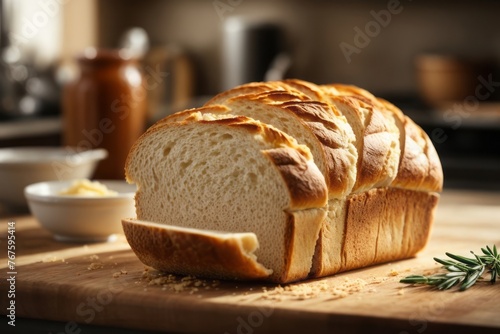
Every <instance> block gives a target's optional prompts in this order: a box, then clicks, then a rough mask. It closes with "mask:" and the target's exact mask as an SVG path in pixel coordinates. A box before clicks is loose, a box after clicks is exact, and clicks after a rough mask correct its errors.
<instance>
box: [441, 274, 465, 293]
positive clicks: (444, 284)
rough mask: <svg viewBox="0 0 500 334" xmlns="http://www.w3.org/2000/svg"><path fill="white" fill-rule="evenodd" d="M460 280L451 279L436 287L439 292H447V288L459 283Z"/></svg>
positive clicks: (456, 278)
mask: <svg viewBox="0 0 500 334" xmlns="http://www.w3.org/2000/svg"><path fill="white" fill-rule="evenodd" d="M460 281H461V279H460V277H453V278H450V279H447V280H445V281H444V282H442V283H441V284H439V285H438V286H437V288H438V289H439V290H448V289H449V288H451V287H453V286H454V285H456V284H458V283H460Z"/></svg>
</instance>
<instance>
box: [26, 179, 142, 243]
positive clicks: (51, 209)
mask: <svg viewBox="0 0 500 334" xmlns="http://www.w3.org/2000/svg"><path fill="white" fill-rule="evenodd" d="M73 182H74V181H50V182H39V183H35V184H32V185H29V186H27V187H26V188H25V190H24V193H25V195H26V199H27V200H28V205H29V208H30V210H31V213H32V214H33V215H34V216H35V217H36V218H37V219H38V221H39V222H40V224H41V225H42V226H43V227H44V228H46V229H47V230H49V231H51V232H52V233H53V235H54V238H55V239H56V240H58V241H66V242H103V241H113V240H114V239H116V235H117V234H123V229H122V225H121V220H122V219H123V218H127V217H135V216H136V214H135V202H134V194H135V191H136V186H135V185H131V184H127V183H126V182H125V181H99V182H100V183H102V184H104V185H105V186H106V187H107V188H108V189H110V190H114V191H116V192H118V195H116V196H100V197H94V196H73V195H60V192H61V191H62V190H64V189H67V188H68V187H70V186H71V185H72V183H73Z"/></svg>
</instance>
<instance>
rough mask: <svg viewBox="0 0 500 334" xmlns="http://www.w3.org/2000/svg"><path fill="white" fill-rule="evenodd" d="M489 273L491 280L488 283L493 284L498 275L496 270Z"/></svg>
mask: <svg viewBox="0 0 500 334" xmlns="http://www.w3.org/2000/svg"><path fill="white" fill-rule="evenodd" d="M490 272H491V279H490V282H491V283H495V282H496V280H497V275H498V273H497V271H496V270H491V271H490Z"/></svg>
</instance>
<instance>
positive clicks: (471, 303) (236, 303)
mask: <svg viewBox="0 0 500 334" xmlns="http://www.w3.org/2000/svg"><path fill="white" fill-rule="evenodd" d="M9 221H15V236H16V258H15V266H16V267H15V272H16V274H14V276H15V298H14V300H15V306H16V308H15V314H16V319H17V321H21V320H26V319H33V320H31V321H33V323H35V324H36V325H37V326H46V327H45V328H41V329H40V330H41V331H42V332H44V333H47V332H48V330H49V329H50V330H51V332H54V333H56V332H57V333H60V332H62V333H78V330H81V329H84V330H82V332H85V333H92V331H91V330H89V331H87V329H88V328H89V327H88V326H92V327H91V328H92V329H94V330H97V329H99V328H101V329H102V330H103V331H102V333H104V332H106V331H108V332H109V331H110V329H109V327H112V328H115V329H114V330H112V332H116V333H119V331H117V330H118V329H120V330H122V331H124V333H125V332H126V333H132V332H134V330H138V332H139V330H140V332H144V331H167V332H214V333H264V332H269V333H301V332H314V333H340V332H342V333H360V332H370V333H372V332H383V333H426V334H427V333H445V332H446V333H470V332H474V333H479V332H480V333H490V332H491V333H498V332H499V331H500V317H499V316H498V315H499V314H500V304H499V302H498V301H499V300H500V282H498V283H497V284H496V285H492V284H490V283H488V282H480V283H478V284H477V285H476V286H474V287H472V288H471V289H470V290H468V291H466V292H458V291H457V290H456V289H452V290H449V291H435V290H432V289H430V288H428V287H415V286H408V285H405V284H401V283H399V280H400V279H401V278H403V277H405V276H408V275H410V274H423V273H426V274H430V273H434V272H436V271H438V270H439V265H438V264H437V263H435V262H434V261H433V259H432V258H433V257H440V258H444V257H445V255H444V253H445V252H446V251H449V252H453V253H457V254H462V255H468V254H469V251H470V250H474V251H478V252H479V251H480V247H483V246H485V245H486V244H488V245H493V244H496V245H497V246H500V193H493V192H492V193H486V192H470V191H467V192H466V191H451V190H447V191H445V192H444V193H443V195H442V198H441V201H440V204H439V207H438V211H437V215H436V222H435V225H434V229H433V232H432V237H431V240H430V242H429V244H428V246H427V247H426V249H425V250H424V251H423V252H422V253H421V254H419V255H418V256H417V257H416V258H413V259H408V260H403V261H398V262H393V263H388V264H383V265H378V266H374V267H370V268H365V269H360V270H355V271H351V272H347V273H342V274H338V275H335V276H332V277H328V278H323V279H317V280H310V281H306V282H302V283H296V284H290V285H287V286H276V285H271V284H261V283H241V282H240V283H236V282H222V281H213V280H199V279H195V278H189V277H188V278H185V277H184V278H183V277H172V276H160V275H159V273H157V272H156V271H154V270H152V269H147V268H145V266H144V265H143V264H141V263H140V262H139V260H138V259H137V258H136V257H135V255H134V254H133V252H132V251H131V250H130V248H129V246H128V244H127V242H126V240H125V239H124V237H123V236H120V237H119V238H118V240H117V241H115V242H112V243H96V244H88V245H82V244H71V243H60V242H56V241H54V240H53V239H52V237H51V235H50V234H49V233H48V232H47V231H45V230H43V229H42V228H41V227H40V226H39V224H38V223H37V221H36V220H35V219H34V218H33V217H31V216H29V215H20V216H19V215H18V216H13V217H6V216H4V217H3V218H2V219H1V220H0V245H1V249H2V250H1V253H0V254H1V259H2V260H1V262H0V280H1V281H2V282H6V279H7V278H9V277H10V276H12V275H11V274H9V272H10V271H11V270H9V269H8V268H7V258H6V257H7V250H6V248H7V245H6V241H7V240H6V239H7V225H8V222H9ZM0 289H1V290H0V295H1V296H2V298H1V302H0V309H1V311H0V313H3V314H5V313H6V310H7V306H8V302H9V300H12V299H9V298H6V296H7V294H8V291H6V285H5V284H2V285H1V286H0ZM2 318H3V320H2V322H3V323H2V324H0V326H1V327H0V328H6V326H5V325H6V323H7V321H9V319H8V318H5V317H2ZM7 329H10V330H12V329H13V327H10V326H8V327H7ZM13 332H14V331H13ZM2 333H5V331H3V330H2Z"/></svg>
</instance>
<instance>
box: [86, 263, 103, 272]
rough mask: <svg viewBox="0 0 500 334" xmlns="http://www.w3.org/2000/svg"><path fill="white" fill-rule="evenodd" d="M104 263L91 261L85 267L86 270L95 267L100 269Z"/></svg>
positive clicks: (94, 268)
mask: <svg viewBox="0 0 500 334" xmlns="http://www.w3.org/2000/svg"><path fill="white" fill-rule="evenodd" d="M103 267H104V265H103V264H102V263H100V262H92V263H91V264H90V265H89V266H88V267H87V269H88V270H96V269H101V268H103Z"/></svg>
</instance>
